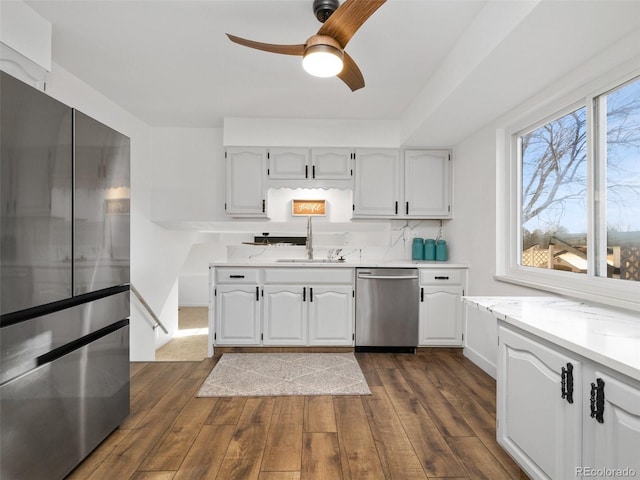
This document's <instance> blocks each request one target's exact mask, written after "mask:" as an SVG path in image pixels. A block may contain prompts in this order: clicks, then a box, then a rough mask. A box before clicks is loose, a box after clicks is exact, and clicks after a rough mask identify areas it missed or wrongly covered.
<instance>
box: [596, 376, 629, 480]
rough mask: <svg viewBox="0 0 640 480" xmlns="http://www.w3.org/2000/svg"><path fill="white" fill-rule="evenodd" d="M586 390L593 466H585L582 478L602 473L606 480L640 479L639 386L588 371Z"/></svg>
mask: <svg viewBox="0 0 640 480" xmlns="http://www.w3.org/2000/svg"><path fill="white" fill-rule="evenodd" d="M585 390H586V391H588V392H589V396H590V400H589V404H590V408H589V410H588V415H589V417H590V420H591V421H590V422H589V425H588V427H587V428H586V431H587V433H588V437H587V438H589V439H590V442H589V445H587V446H586V450H587V451H589V452H590V453H591V454H592V456H591V458H593V462H585V465H584V467H583V475H584V476H585V477H587V476H591V477H592V476H594V475H593V473H594V472H595V473H596V474H599V472H603V473H604V477H605V478H624V477H627V478H629V477H638V476H640V385H638V384H635V385H634V386H633V385H631V384H630V383H628V382H624V381H621V380H620V379H617V378H614V377H613V376H611V375H608V374H607V373H604V372H602V371H601V370H600V371H599V370H598V369H595V370H593V369H589V371H588V375H586V377H585ZM591 398H593V404H592V402H591ZM587 468H589V470H590V471H587V470H586V469H587ZM632 472H635V474H634V473H632Z"/></svg>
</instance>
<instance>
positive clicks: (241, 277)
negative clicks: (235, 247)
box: [216, 268, 260, 283]
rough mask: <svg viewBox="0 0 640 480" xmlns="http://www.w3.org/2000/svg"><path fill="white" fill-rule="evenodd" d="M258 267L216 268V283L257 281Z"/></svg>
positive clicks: (258, 275)
mask: <svg viewBox="0 0 640 480" xmlns="http://www.w3.org/2000/svg"><path fill="white" fill-rule="evenodd" d="M259 278H260V269H258V268H218V269H216V283H259Z"/></svg>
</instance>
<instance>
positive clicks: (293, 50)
mask: <svg viewBox="0 0 640 480" xmlns="http://www.w3.org/2000/svg"><path fill="white" fill-rule="evenodd" d="M227 37H229V40H231V41H232V42H234V43H237V44H238V45H242V46H245V47H249V48H255V49H256V50H263V51H265V52H271V53H282V54H284V55H299V56H302V55H303V54H304V44H299V45H276V44H274V43H262V42H254V41H253V40H247V39H246V38H241V37H236V36H235V35H231V34H229V33H227Z"/></svg>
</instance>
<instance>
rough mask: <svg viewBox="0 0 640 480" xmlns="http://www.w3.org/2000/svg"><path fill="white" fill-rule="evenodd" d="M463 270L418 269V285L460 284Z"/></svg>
mask: <svg viewBox="0 0 640 480" xmlns="http://www.w3.org/2000/svg"><path fill="white" fill-rule="evenodd" d="M463 275H464V272H463V270H454V269H442V270H440V269H433V268H423V269H420V285H461V284H462V282H463Z"/></svg>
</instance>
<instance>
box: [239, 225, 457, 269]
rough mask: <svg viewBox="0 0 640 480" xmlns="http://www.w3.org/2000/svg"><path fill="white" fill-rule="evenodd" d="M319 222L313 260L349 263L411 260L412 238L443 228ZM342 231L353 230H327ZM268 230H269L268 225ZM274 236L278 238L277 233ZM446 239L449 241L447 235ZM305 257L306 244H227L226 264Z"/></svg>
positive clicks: (435, 232)
mask: <svg viewBox="0 0 640 480" xmlns="http://www.w3.org/2000/svg"><path fill="white" fill-rule="evenodd" d="M316 220H317V219H314V220H313V222H314V223H313V256H314V258H337V257H338V256H343V257H344V258H345V259H346V260H347V261H349V260H351V261H362V260H409V259H411V246H412V243H413V239H414V238H415V237H420V238H433V239H435V238H436V237H437V236H438V231H439V228H440V221H439V220H409V221H407V220H391V221H389V220H382V221H379V222H359V221H353V222H350V223H339V224H335V223H334V224H331V223H329V222H323V223H320V222H317V223H316ZM297 223H300V222H296V224H297ZM305 225H306V223H305ZM340 229H345V230H350V231H342V232H340V231H326V230H340ZM351 229H352V230H351ZM265 230H268V228H266V225H265ZM281 233H282V232H279V233H277V235H280V234H281ZM445 233H446V232H445ZM271 234H272V235H276V233H271ZM292 235H300V236H304V235H305V233H304V232H296V233H293V234H292ZM444 238H445V239H446V236H445V237H444ZM338 250H340V252H339V253H337V251H338ZM306 254H307V252H306V247H305V246H304V245H302V246H279V245H265V246H262V245H237V244H236V245H227V261H230V262H236V261H264V260H273V259H278V258H305V257H306Z"/></svg>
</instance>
